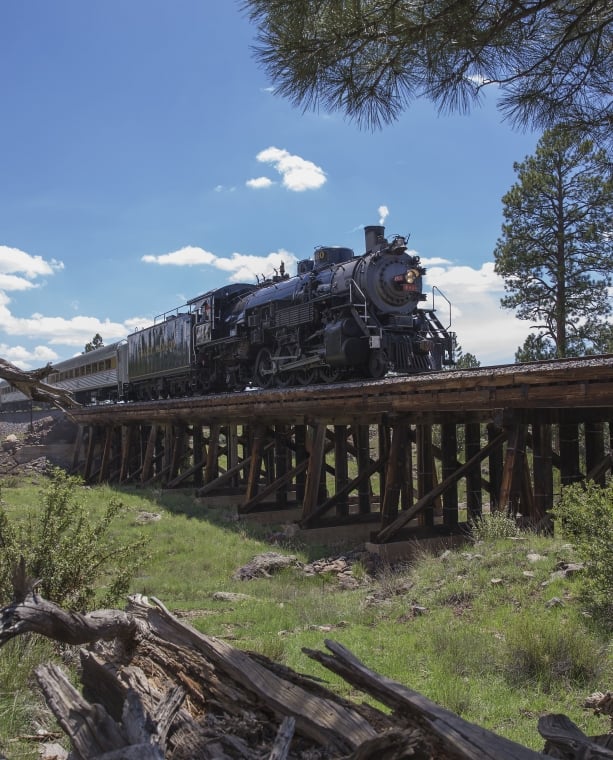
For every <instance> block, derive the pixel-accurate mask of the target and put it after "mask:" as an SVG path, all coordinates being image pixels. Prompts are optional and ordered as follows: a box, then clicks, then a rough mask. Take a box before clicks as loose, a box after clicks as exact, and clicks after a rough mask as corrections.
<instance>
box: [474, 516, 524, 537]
mask: <svg viewBox="0 0 613 760" xmlns="http://www.w3.org/2000/svg"><path fill="white" fill-rule="evenodd" d="M470 533H471V536H472V538H473V540H474V541H496V540H497V539H499V538H512V537H513V536H518V535H519V526H518V525H517V523H516V522H515V520H514V519H513V518H512V517H509V515H507V514H506V513H505V512H490V513H489V514H485V515H481V517H476V518H475V519H474V520H471V522H470Z"/></svg>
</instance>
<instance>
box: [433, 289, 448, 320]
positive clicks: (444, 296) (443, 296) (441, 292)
mask: <svg viewBox="0 0 613 760" xmlns="http://www.w3.org/2000/svg"><path fill="white" fill-rule="evenodd" d="M435 290H436V291H438V293H440V295H441V298H443V299H444V300H445V301H447V304H448V306H449V323H448V324H447V325H445V327H444V328H443V329H445V330H448V329H449V328H450V327H451V301H450V300H449V299H448V298H447V296H446V295H445V294H444V293H443V291H442V290H441V289H440V288H439V287H437V286H436V285H433V286H432V311H436V309H435V307H434V291H435Z"/></svg>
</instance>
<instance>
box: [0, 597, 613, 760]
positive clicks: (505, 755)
mask: <svg viewBox="0 0 613 760" xmlns="http://www.w3.org/2000/svg"><path fill="white" fill-rule="evenodd" d="M0 623H1V624H0V645H1V644H3V643H5V642H6V641H8V640H9V639H10V638H12V637H13V636H16V635H19V634H21V633H27V632H36V633H42V634H43V635H45V636H48V637H51V638H55V639H57V640H59V641H63V642H68V643H71V644H74V643H88V644H90V647H89V649H87V650H82V652H81V663H82V671H81V673H82V675H81V677H82V682H83V684H84V686H85V689H84V692H83V694H80V693H79V692H78V691H77V690H76V689H75V688H74V687H73V686H72V685H71V683H70V682H69V680H68V679H67V678H66V677H65V676H64V675H63V673H62V672H61V670H60V669H59V668H58V667H57V666H55V665H48V666H41V667H39V668H38V669H37V670H36V676H37V679H38V682H39V684H40V686H41V689H42V691H43V693H44V695H45V698H46V700H47V703H48V705H49V707H50V709H51V710H52V711H53V713H54V715H55V716H56V718H57V720H58V722H59V724H60V726H61V727H62V729H63V730H64V731H65V733H66V734H67V736H68V737H69V738H70V740H71V742H72V745H73V749H74V753H73V756H74V758H75V760H81V759H82V760H85V759H87V760H119V759H120V758H121V759H122V760H132V758H134V759H136V758H138V760H162V759H164V758H165V759H166V760H188V758H189V759H190V760H192V759H193V758H195V757H197V758H199V759H200V758H201V759H202V760H288V758H299V757H304V755H303V752H302V750H303V749H306V751H307V753H309V752H311V750H314V751H315V753H316V754H315V755H314V756H317V757H318V758H328V759H329V760H333V759H334V760H405V759H406V760H409V758H410V759H411V760H431V758H444V759H445V760H494V759H495V760H536V759H537V758H545V757H557V758H567V759H568V760H579V758H581V759H582V760H606V759H607V758H612V760H613V747H611V742H610V741H608V739H609V738H611V737H608V738H607V737H595V738H589V737H586V736H585V735H584V734H582V733H581V731H580V730H579V729H578V728H577V727H576V726H575V725H574V724H573V723H572V722H571V721H569V720H568V719H567V718H565V717H564V716H550V717H549V718H546V719H541V721H540V722H539V731H540V733H541V734H542V735H543V736H544V737H545V738H546V739H547V745H546V749H545V752H550V753H551V754H543V753H536V752H533V751H532V750H530V749H528V748H525V747H522V746H521V745H518V744H516V743H514V742H512V741H509V740H507V739H504V738H502V737H500V736H497V735H496V734H494V733H492V732H491V731H488V730H486V729H484V728H481V727H479V726H476V725H474V724H472V723H468V722H467V721H465V720H463V719H462V718H460V717H459V716H457V715H455V714H454V713H452V712H450V711H449V710H446V709H444V708H442V707H440V706H438V705H436V704H435V703H433V702H431V701H430V700H429V699H427V698H425V697H423V696H422V695H420V694H419V693H418V692H415V691H412V690H411V689H409V688H407V687H405V686H402V685H401V684H398V683H396V682H394V681H391V680H390V679H388V678H386V677H384V676H381V675H379V674H377V673H375V672H373V671H371V670H369V669H368V668H367V667H366V666H365V665H364V664H363V663H362V662H361V661H360V660H358V659H357V658H356V657H355V656H354V655H353V654H352V653H351V652H350V651H349V650H347V649H346V648H345V647H343V646H342V645H341V644H338V643H335V642H332V641H326V647H327V650H328V651H327V652H319V651H313V650H306V649H305V650H304V651H305V652H306V653H307V654H308V655H309V656H310V657H311V658H313V659H315V660H317V661H318V662H320V663H321V664H322V665H324V667H326V668H328V669H329V670H331V671H333V672H334V673H337V674H339V675H340V676H342V677H343V678H344V679H345V680H346V681H347V682H348V683H349V684H351V685H352V686H354V687H356V688H358V689H360V690H361V691H362V692H364V693H366V694H369V695H370V696H372V697H374V698H375V699H376V700H378V701H379V702H380V703H382V704H385V705H387V706H388V707H390V708H391V709H392V713H391V714H389V715H388V714H386V713H384V712H382V711H380V710H377V709H376V708H374V707H372V706H369V705H365V704H359V705H358V704H353V703H351V702H349V701H347V700H344V699H342V698H340V697H338V696H336V695H335V694H333V693H332V692H330V691H329V690H328V689H326V687H325V686H324V685H323V684H322V683H321V682H319V681H318V680H317V679H309V678H307V677H305V676H301V675H300V674H298V673H295V672H293V671H291V670H290V669H288V668H285V667H283V666H281V665H278V664H276V663H273V662H271V661H270V660H267V658H265V657H263V656H262V655H255V654H250V653H247V652H243V651H240V650H237V649H234V648H233V647H231V646H230V645H229V644H227V643H226V642H223V641H220V640H218V639H215V638H213V637H210V636H207V635H205V634H203V633H200V632H199V631H197V630H196V629H194V628H192V627H191V626H189V625H188V624H186V623H185V622H183V621H181V620H179V619H178V618H177V617H175V616H174V615H172V614H171V613H170V612H169V611H168V610H167V609H166V608H165V607H164V605H163V604H161V603H160V602H158V601H157V600H153V603H151V602H149V600H147V599H146V598H144V597H140V596H135V597H131V599H130V603H129V606H128V609H127V611H126V612H119V611H117V610H100V611H98V612H95V613H91V614H89V615H78V614H76V613H70V612H66V611H64V610H62V609H61V608H59V607H57V606H56V605H54V604H52V603H50V602H46V601H45V600H42V599H40V598H39V597H36V596H35V595H34V594H32V593H30V594H28V595H27V597H26V598H25V599H24V600H23V601H22V602H20V603H18V602H15V603H14V604H12V605H10V606H9V607H6V608H4V609H3V610H2V611H0ZM94 642H96V643H95V651H94V648H93V645H94ZM127 644H129V646H126V645H127ZM594 696H596V695H594ZM598 696H599V697H602V696H603V695H600V694H599V695H598ZM605 702H606V704H605V703H603V710H602V711H604V709H605V708H606V709H608V701H606V700H605ZM601 703H602V700H599V701H598V709H600V706H601ZM305 743H306V744H305Z"/></svg>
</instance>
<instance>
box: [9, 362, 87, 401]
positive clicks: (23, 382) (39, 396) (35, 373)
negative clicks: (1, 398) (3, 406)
mask: <svg viewBox="0 0 613 760" xmlns="http://www.w3.org/2000/svg"><path fill="white" fill-rule="evenodd" d="M52 372H53V367H52V366H51V364H47V366H46V367H41V368H40V369H34V370H31V371H29V372H26V371H25V370H22V369H19V367H16V366H15V365H14V364H11V362H8V361H7V360H6V359H0V377H1V378H2V379H3V380H6V381H7V382H9V383H10V384H11V385H13V386H14V387H15V388H17V390H18V391H21V392H22V393H23V394H24V395H25V396H27V397H28V398H31V399H32V400H33V401H42V402H45V403H48V404H53V406H56V407H57V408H58V409H61V410H62V411H63V412H67V411H68V410H69V409H77V408H79V407H80V406H81V404H78V403H77V402H76V401H75V400H74V398H73V397H72V396H71V394H70V393H68V392H67V391H65V390H62V389H61V388H54V387H53V386H52V385H48V384H47V383H44V382H43V378H45V377H47V376H48V375H50V374H51V373H52Z"/></svg>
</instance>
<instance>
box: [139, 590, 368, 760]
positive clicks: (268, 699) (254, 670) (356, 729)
mask: <svg viewBox="0 0 613 760" xmlns="http://www.w3.org/2000/svg"><path fill="white" fill-rule="evenodd" d="M135 601H136V600H135ZM141 604H142V601H141ZM156 605H157V606H156V607H153V608H152V607H148V608H147V610H146V613H147V622H148V625H149V626H150V629H151V631H152V632H153V633H155V635H156V636H158V637H160V638H161V639H163V640H166V641H172V642H174V643H175V644H178V645H182V646H184V647H186V648H188V649H192V650H195V651H197V652H200V653H201V654H202V655H204V656H205V657H206V658H207V659H209V660H211V661H212V662H213V663H214V664H215V665H216V666H217V667H219V668H220V669H222V670H223V671H224V672H225V673H226V674H227V675H228V676H230V677H231V678H232V679H233V680H234V681H235V682H236V683H238V684H240V685H241V686H243V688H245V689H246V690H248V691H250V692H252V693H254V694H256V696H257V697H258V699H259V700H260V701H262V702H263V703H264V704H265V705H267V707H268V708H269V709H271V710H272V711H273V712H274V713H275V714H276V715H278V716H284V717H285V716H291V717H293V718H294V719H295V720H296V727H297V729H298V730H299V731H300V732H301V733H302V734H303V735H305V736H308V737H309V738H311V739H314V740H316V741H317V742H319V743H321V744H322V745H323V746H330V747H333V748H337V749H338V750H341V751H345V752H346V751H347V750H349V751H350V750H352V749H355V748H356V747H357V746H359V745H360V744H361V743H362V742H363V741H366V739H369V738H371V737H373V736H374V735H375V733H376V732H375V730H374V728H373V727H372V726H371V725H370V724H369V723H368V721H367V720H365V719H364V718H362V716H361V715H360V714H359V713H358V712H357V711H354V710H351V709H348V708H346V707H344V706H342V705H340V704H339V703H338V702H336V701H334V700H332V699H324V698H322V697H313V695H312V694H310V693H309V692H308V691H306V690H305V689H304V688H302V687H301V686H298V685H297V684H294V683H291V682H289V681H286V680H285V679H283V678H279V677H278V676H276V675H275V674H274V673H272V672H271V670H269V669H267V668H265V667H264V666H263V665H262V664H260V663H259V662H257V661H255V660H254V659H253V658H251V657H250V656H249V655H248V654H246V653H245V652H242V651H240V650H238V649H234V648H233V647H231V646H230V645H229V644H226V643H225V642H223V641H221V640H220V639H215V638H212V637H210V636H206V635H204V634H202V633H200V632H199V631H197V630H196V629H195V628H192V627H191V626H189V625H186V624H184V623H181V622H180V621H179V620H177V618H175V617H174V616H173V615H171V614H170V612H168V610H166V608H165V607H164V606H163V605H162V604H161V603H160V602H158V601H157V600H156ZM143 611H144V610H143Z"/></svg>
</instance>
